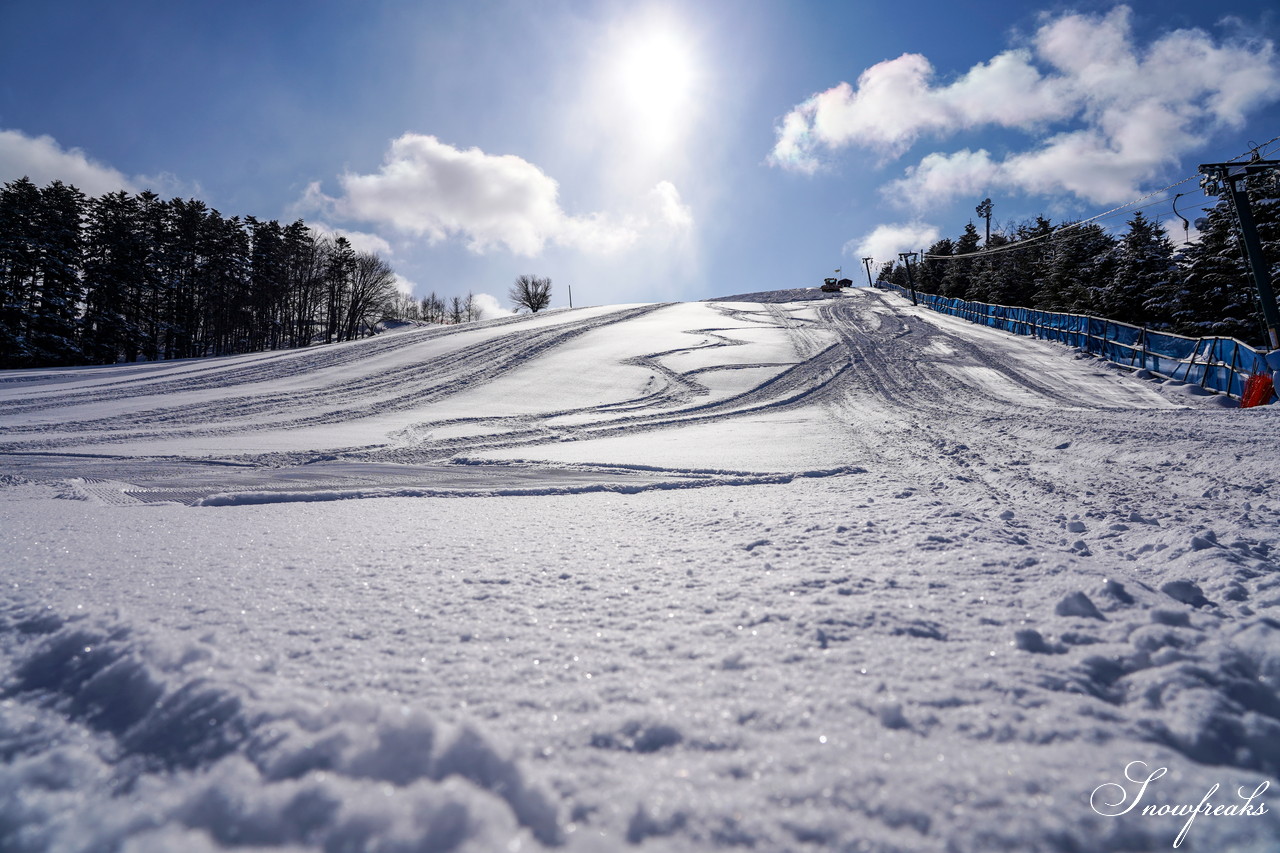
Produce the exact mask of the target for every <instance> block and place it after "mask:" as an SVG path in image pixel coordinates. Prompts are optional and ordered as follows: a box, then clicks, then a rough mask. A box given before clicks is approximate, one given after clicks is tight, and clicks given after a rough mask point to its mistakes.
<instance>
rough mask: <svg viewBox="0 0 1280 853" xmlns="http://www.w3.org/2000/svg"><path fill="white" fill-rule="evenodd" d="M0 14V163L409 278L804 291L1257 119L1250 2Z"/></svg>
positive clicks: (488, 288)
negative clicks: (298, 221)
mask: <svg viewBox="0 0 1280 853" xmlns="http://www.w3.org/2000/svg"><path fill="white" fill-rule="evenodd" d="M0 32H4V33H6V35H7V38H6V49H5V51H4V52H3V53H0V181H7V180H12V179H14V178H17V177H20V176H21V175H23V174H28V175H30V177H32V179H33V180H36V181H37V182H38V183H41V184H43V183H46V182H48V181H49V180H53V179H55V178H59V179H62V180H64V181H70V182H72V183H75V184H77V185H78V186H80V187H81V188H82V189H85V190H86V191H87V192H89V193H91V194H100V193H102V192H106V191H110V190H111V189H114V188H118V187H125V188H128V189H132V190H141V189H145V188H151V189H155V190H156V191H157V192H160V193H161V194H162V195H166V196H172V195H179V196H184V197H192V196H194V197H197V198H200V199H202V200H204V201H206V202H207V203H209V204H210V205H212V206H214V207H216V208H218V209H219V210H221V211H222V212H223V213H224V214H226V215H245V214H251V215H254V216H257V217H259V218H279V219H282V220H284V219H293V218H297V217H302V218H303V219H305V220H307V221H308V222H309V223H312V224H314V225H317V226H322V227H327V228H330V229H335V230H339V231H342V232H343V233H347V234H350V235H351V236H352V238H353V241H355V242H357V244H358V245H362V246H365V247H369V248H374V249H376V250H378V251H379V252H380V253H381V254H383V255H384V256H385V257H386V258H387V259H388V260H389V261H390V262H391V263H392V265H393V266H394V267H395V269H396V270H397V272H398V273H399V274H400V275H401V276H402V277H403V279H404V281H405V282H406V284H405V286H406V287H412V288H413V289H414V291H415V293H416V294H417V295H419V296H421V295H423V294H425V293H426V292H427V291H429V290H435V291H437V292H439V293H441V294H444V295H452V294H455V293H465V292H467V291H474V292H476V293H490V294H493V295H495V296H498V297H499V298H505V293H506V290H507V287H508V285H509V284H510V282H511V280H512V279H513V278H514V277H515V276H516V275H518V274H521V273H536V274H540V275H548V276H551V277H552V279H553V280H554V282H555V284H556V290H555V303H554V304H564V303H565V300H566V296H567V292H566V286H568V285H571V286H572V287H573V292H574V297H575V304H601V303H613V302H641V301H655V300H667V299H698V298H703V297H708V296H715V295H723V294H730V293H741V292H748V291H754V290H767V289H774V288H784V287H797V286H810V285H814V284H817V283H819V281H820V279H821V277H822V276H823V275H825V274H829V273H830V271H831V270H832V269H834V268H836V267H843V268H844V269H845V270H846V271H849V272H852V271H857V270H860V269H861V265H860V261H859V259H860V258H861V257H862V256H863V255H864V254H871V255H874V256H876V257H877V258H878V259H884V260H887V259H889V258H890V257H892V255H893V253H894V252H896V251H899V250H902V249H910V248H922V247H923V245H925V244H927V243H928V242H929V241H930V240H931V239H933V238H934V237H936V236H953V237H954V236H956V235H958V234H959V233H960V231H961V230H962V229H963V227H964V224H965V223H966V222H967V221H969V220H970V219H971V218H973V217H974V214H973V208H974V206H975V205H976V204H977V203H978V202H979V201H981V200H982V198H983V197H985V196H991V197H992V198H993V199H994V201H995V220H996V222H997V223H1004V222H1016V221H1021V220H1025V219H1027V218H1030V217H1033V216H1035V215H1037V214H1041V213H1043V214H1046V215H1049V216H1051V217H1052V218H1054V219H1055V220H1059V219H1063V218H1071V217H1074V218H1079V217H1083V216H1088V215H1092V214H1094V213H1097V212H1100V211H1103V210H1107V209H1109V208H1111V207H1114V206H1115V205H1116V204H1120V203H1123V202H1125V201H1128V200H1130V199H1132V198H1134V197H1136V196H1138V195H1141V194H1144V193H1146V192H1149V191H1151V190H1157V189H1160V188H1161V187H1164V186H1166V185H1167V184H1170V183H1172V182H1174V181H1176V180H1180V179H1181V178H1183V177H1186V176H1187V175H1190V174H1192V173H1194V172H1195V169H1196V166H1197V164H1198V163H1200V162H1206V161H1215V160H1220V159H1227V158H1229V157H1233V156H1235V155H1237V154H1239V153H1241V152H1242V151H1244V150H1245V149H1246V148H1247V147H1248V143H1249V142H1250V141H1253V142H1264V141H1265V140H1269V139H1271V138H1272V137H1274V136H1278V135H1280V58H1278V57H1277V56H1276V49H1277V48H1276V46H1277V44H1280V11H1277V10H1276V9H1275V8H1274V3H1273V2H1243V0H1241V1H1240V2H1237V0H1224V2H1218V3H1203V2H1182V0H1171V2H1161V3H1139V2H1135V3H1131V4H1129V5H1120V4H1116V3H1101V2H1080V3H1074V4H1072V3H1066V4H1064V3H1052V2H1046V3H1043V4H1040V5H1019V4H1003V6H1002V5H1000V4H990V3H957V2H954V0H950V2H914V3H897V4H894V3H885V2H882V0H877V2H828V3H823V2H809V3H805V2H765V1H764V0H732V1H731V0H702V2H696V3H692V2H690V3H681V2H653V3H647V2H644V0H631V2H617V3H613V2H590V3H588V2H568V0H565V2H531V0H526V2H516V1H515V0H510V2H505V1H504V0H467V2H392V0H387V1H386V2H379V0H363V2H336V0H311V2H307V3H286V2H239V0H231V1H230V2H228V0H222V2H216V3H215V2H182V3H173V2H131V0H115V2H49V3H36V2H19V3H6V4H3V5H0ZM1272 147H1273V148H1274V147H1275V146H1274V145H1273V146H1272ZM1181 189H1184V190H1185V189H1190V190H1194V189H1195V185H1194V183H1193V184H1191V185H1188V186H1186V187H1182V188H1181ZM1186 203H1187V202H1186V200H1184V202H1183V206H1184V207H1185V206H1186ZM1192 204H1193V205H1194V202H1192ZM1148 212H1149V213H1150V214H1152V215H1154V216H1157V217H1158V218H1162V219H1163V218H1166V217H1168V216H1170V211H1169V210H1168V206H1167V204H1166V205H1164V206H1163V207H1162V206H1156V207H1153V208H1150V209H1149V210H1148ZM1119 221H1120V222H1122V219H1121V220H1119ZM1176 236H1178V237H1179V238H1180V237H1181V233H1180V229H1179V233H1178V234H1177V235H1176Z"/></svg>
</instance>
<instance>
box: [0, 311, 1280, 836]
mask: <svg viewBox="0 0 1280 853" xmlns="http://www.w3.org/2000/svg"><path fill="white" fill-rule="evenodd" d="M779 298H783V299H790V300H791V301H775V300H773V299H771V298H770V297H769V295H768V294H752V295H750V296H749V297H742V298H740V299H739V300H737V301H732V300H731V301H718V302H705V303H687V304H644V305H622V306H608V307H598V308H587V309H576V310H557V311H549V312H542V313H539V314H536V315H532V316H530V315H525V316H519V317H509V318H501V319H495V320H488V321H483V322H478V323H472V324H465V325H457V326H446V327H429V328H428V327H418V328H407V329H402V330H398V331H393V332H388V333H385V334H382V335H379V336H376V337H374V338H371V339H366V340H361V341H355V342H349V343H344V344H336V345H330V346H322V347H314V348H309V349H302V350H292V351H277V352H270V353H259V354H252V355H243V356H235V357H228V358H218V359H208V360H192V361H175V362H165V363H152V364H128V365H116V366H111V367H97V368H79V369H64V368H59V369H38V370H25V371H7V372H0V584H3V586H4V589H5V596H4V599H3V601H2V602H0V648H2V649H3V657H0V667H2V668H3V673H2V678H3V682H2V684H0V690H2V692H0V849H3V850H5V851H46V850H48V851H117V850H118V851H137V853H142V851H171V850H182V851H223V850H288V851H299V850H325V851H356V850H362V851H363V850H368V851H450V850H467V851H508V850H511V851H514V850H542V849H563V850H569V851H616V850H624V849H643V850H675V851H697V850H739V849H740V850H753V851H803V850H814V851H818V850H823V851H825V850H840V851H873V853H889V851H937V852H938V853H959V851H974V853H978V851H982V853H989V851H1061V853H1068V851H1070V853H1080V851H1120V850H1124V851H1153V850H1163V849H1172V848H1173V846H1174V845H1175V843H1177V844H1178V845H1179V849H1182V850H1191V851H1197V850H1198V851H1237V852H1238V851H1248V852H1249V853H1262V851H1274V850H1276V849H1278V848H1280V820H1278V819H1277V814H1276V812H1277V810H1276V809H1274V808H1271V805H1272V803H1273V801H1274V800H1275V799H1276V795H1277V793H1278V792H1280V787H1278V786H1280V780H1278V778H1277V777H1278V774H1280V532H1278V531H1280V448H1278V447H1277V434H1278V430H1277V428H1278V427H1280V407H1275V406H1272V407H1264V408H1259V409H1248V410H1243V409H1238V408H1234V407H1233V405H1232V404H1231V401H1230V400H1227V399H1226V398H1222V397H1216V396H1212V395H1206V394H1204V393H1203V392H1201V391H1200V389H1199V388H1197V387H1195V386H1185V385H1181V384H1179V383H1176V382H1169V381H1161V380H1160V379H1159V378H1157V377H1152V376H1150V375H1134V374H1132V373H1130V372H1129V371H1127V370H1124V369H1121V368H1119V367H1116V366H1114V365H1110V364H1108V363H1105V362H1101V361H1099V360H1097V359H1094V358H1092V357H1088V356H1085V355H1083V354H1082V353H1079V352H1078V351H1075V350H1072V349H1070V348H1067V347H1065V346H1062V345H1059V344H1053V343H1047V342H1042V341H1035V340H1029V339H1025V338H1015V337H1012V336H1009V335H1006V334H1004V333H1002V332H997V331H993V330H990V329H985V328H981V327H977V326H973V325H970V324H967V323H965V322H963V321H961V320H958V319H955V318H950V317H945V316H942V315H938V314H933V313H930V312H928V311H927V310H925V309H923V308H913V307H912V306H911V305H910V304H909V302H908V301H906V300H903V299H902V298H900V297H898V296H896V295H892V294H884V293H879V292H874V291H871V290H867V289H860V290H856V291H853V292H846V293H844V294H840V295H837V296H835V297H833V298H828V299H801V298H798V297H797V295H796V294H791V295H787V294H783V295H782V296H781V297H779Z"/></svg>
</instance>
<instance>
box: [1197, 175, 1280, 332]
mask: <svg viewBox="0 0 1280 853" xmlns="http://www.w3.org/2000/svg"><path fill="white" fill-rule="evenodd" d="M1277 170H1280V160H1262V159H1260V158H1258V157H1257V155H1256V154H1255V155H1254V159H1253V160H1252V161H1251V162H1249V163H1202V164H1201V165H1200V175H1201V177H1200V186H1202V187H1203V188H1204V191H1205V194H1206V195H1212V196H1220V195H1222V194H1223V193H1224V192H1225V193H1226V195H1227V197H1228V198H1230V199H1231V206H1232V208H1234V209H1235V212H1236V221H1237V222H1239V223H1240V236H1241V237H1243V238H1244V250H1245V253H1246V254H1247V255H1248V256H1249V268H1250V269H1251V270H1252V272H1253V283H1254V284H1255V285H1256V286H1257V288H1258V301H1259V302H1261V303H1262V317H1263V319H1264V320H1265V321H1266V324H1267V334H1268V335H1269V336H1270V338H1271V349H1273V350H1278V349H1280V309H1277V308H1276V294H1275V291H1273V290H1272V289H1271V273H1270V271H1269V270H1268V269H1267V260H1266V258H1265V257H1263V255H1262V243H1261V242H1260V241H1259V240H1258V229H1257V226H1256V225H1254V222H1253V209H1252V208H1251V207H1250V206H1249V194H1248V193H1247V192H1246V191H1245V189H1244V188H1243V187H1241V186H1240V184H1241V183H1242V182H1243V181H1244V180H1245V179H1246V178H1250V177H1253V176H1255V175H1258V176H1263V175H1273V176H1274V175H1275V174H1277Z"/></svg>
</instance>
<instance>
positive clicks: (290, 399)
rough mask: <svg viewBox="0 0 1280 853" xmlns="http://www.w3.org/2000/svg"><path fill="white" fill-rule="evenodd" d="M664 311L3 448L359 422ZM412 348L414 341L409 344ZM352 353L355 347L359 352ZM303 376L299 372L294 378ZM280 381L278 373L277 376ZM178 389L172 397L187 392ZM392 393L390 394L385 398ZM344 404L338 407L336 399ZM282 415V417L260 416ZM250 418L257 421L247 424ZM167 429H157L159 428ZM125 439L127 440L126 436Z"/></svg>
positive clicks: (632, 312)
mask: <svg viewBox="0 0 1280 853" xmlns="http://www.w3.org/2000/svg"><path fill="white" fill-rule="evenodd" d="M663 307H666V303H662V304H654V305H641V306H637V307H632V308H626V309H621V310H618V311H613V312H610V313H608V314H605V315H602V316H593V317H588V318H586V319H583V320H576V321H571V322H568V323H562V324H557V325H554V326H550V327H548V328H545V329H542V328H540V329H536V330H534V331H532V332H530V333H529V334H526V335H521V334H511V335H503V336H499V337H497V338H493V339H489V340H485V341H481V342H478V343H476V344H472V345H470V346H466V347H463V348H462V349H460V350H457V351H454V352H450V353H447V354H445V355H443V356H441V357H439V358H435V359H432V360H431V361H430V362H429V363H426V364H420V363H414V364H411V365H406V366H403V367H400V368H396V369H392V370H386V371H381V372H379V373H376V374H370V375H367V376H362V377H359V378H356V379H350V380H347V381H344V382H340V383H337V384H333V385H327V386H324V387H320V388H313V389H309V390H304V391H301V392H298V391H289V392H279V393H274V394H256V395H247V396H240V397H232V398H226V399H221V400H215V401H211V402H209V403H205V404H201V405H185V406H181V407H174V406H163V407H158V408H155V409H149V410H145V411H139V412H133V413H130V414H128V415H117V416H113V417H110V418H98V419H94V420H89V421H75V422H68V423H60V424H58V425H57V427H56V430H57V431H58V432H60V433H61V432H68V431H71V432H75V431H80V432H97V433H101V435H100V436H98V437H94V436H88V435H72V436H69V437H66V438H58V439H52V438H51V439H46V440H44V441H33V442H24V443H11V444H10V445H5V446H0V451H2V450H7V449H11V448H12V449H31V448H33V447H42V448H50V447H58V446H60V445H66V444H77V445H83V444H91V443H94V442H110V441H117V440H119V439H120V438H121V437H129V438H133V439H147V438H159V437H172V436H173V435H174V434H175V433H177V434H182V435H219V434H228V433H233V432H244V431H261V430H275V429H286V428H299V427H306V426H315V425H323V424H329V423H334V422H338V421H347V420H355V419H359V418H361V417H366V416H371V415H377V414H382V413H386V412H389V411H403V410H406V409H411V408H416V407H418V406H421V405H423V404H425V403H430V402H434V401H437V400H440V399H443V398H444V397H447V396H449V395H451V394H454V393H457V392H459V391H461V390H465V389H466V388H468V387H471V386H473V385H474V384H476V383H483V382H488V381H492V380H493V379H495V378H496V377H498V376H500V375H501V374H503V373H506V372H508V371H510V370H513V369H515V368H517V367H518V366H520V365H521V364H523V363H524V362H527V361H528V360H530V359H532V358H536V357H537V356H538V355H540V354H541V353H543V352H545V351H546V350H548V349H550V348H552V347H555V346H558V345H560V344H562V343H565V342H566V341H569V340H572V339H574V338H576V337H578V336H580V335H582V334H585V333H587V332H589V331H593V330H595V329H598V328H601V327H604V326H608V325H612V324H614V323H621V322H626V321H628V320H632V319H635V318H637V317H641V316H644V315H646V314H649V313H652V312H653V311H657V310H659V309H661V308H663ZM412 334H414V333H404V334H401V335H396V336H395V337H394V338H393V342H394V343H397V344H398V345H399V346H404V345H407V344H400V343H399V341H400V339H402V338H405V337H407V336H408V335H412ZM408 343H412V341H410V342H408ZM352 349H355V348H354V347H353V348H352ZM299 372H301V371H300V370H294V371H291V372H290V375H293V374H296V373H299ZM272 376H273V377H274V378H279V375H278V374H274V373H273V374H272ZM185 390H187V389H186V388H175V389H172V390H171V391H170V392H169V393H178V392H179V391H185ZM380 394H386V395H389V396H379V395H380ZM335 400H336V401H342V402H341V403H339V404H338V405H337V406H335V403H334V401H335ZM316 408H324V409H327V411H325V412H323V413H321V414H314V415H308V416H302V417H295V418H292V419H290V418H287V417H285V418H279V417H278V414H279V413H281V412H285V413H287V412H289V411H290V410H298V411H307V410H314V409H316ZM269 415H277V417H262V416H269ZM250 418H256V420H253V421H249V422H245V421H246V420H248V419H250ZM235 419H238V420H239V422H238V423H234V424H228V425H226V426H216V427H215V426H210V424H213V423H219V422H222V423H225V422H227V421H229V420H235ZM160 427H163V429H162V430H161V431H159V432H157V431H156V429H157V428H160ZM49 429H50V425H49V424H47V423H46V424H35V425H30V426H13V427H7V428H6V430H5V432H6V433H9V434H15V435H17V434H38V433H41V432H45V431H48V430H49ZM122 434H123V435H122Z"/></svg>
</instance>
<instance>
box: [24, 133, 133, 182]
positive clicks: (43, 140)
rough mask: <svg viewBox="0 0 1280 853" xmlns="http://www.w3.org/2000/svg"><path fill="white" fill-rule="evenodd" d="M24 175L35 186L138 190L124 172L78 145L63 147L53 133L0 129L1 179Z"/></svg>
mask: <svg viewBox="0 0 1280 853" xmlns="http://www.w3.org/2000/svg"><path fill="white" fill-rule="evenodd" d="M23 176H26V177H28V178H30V179H31V180H32V182H33V183H35V184H36V185H37V186H45V185H47V184H49V183H51V182H52V181H62V182H63V183H64V184H71V185H73V186H75V187H77V188H79V189H80V190H82V191H83V192H84V193H85V194H86V195H90V196H98V195H104V194H106V193H112V192H115V191H117V190H128V191H129V192H136V191H137V188H136V187H135V185H134V182H133V181H131V180H129V179H128V178H126V177H125V176H124V174H123V173H121V172H119V171H117V170H116V169H113V168H111V167H110V166H105V165H103V164H101V163H99V162H97V161H95V160H92V159H90V158H89V156H88V155H87V154H85V153H84V152H83V151H81V150H80V149H79V148H70V149H64V148H63V147H62V146H61V145H59V144H58V142H57V140H55V139H54V138H53V137H52V136H34V137H33V136H27V135H26V134H25V133H22V132H21V131H18V130H0V181H4V182H8V181H13V180H17V179H18V178H21V177H23Z"/></svg>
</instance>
